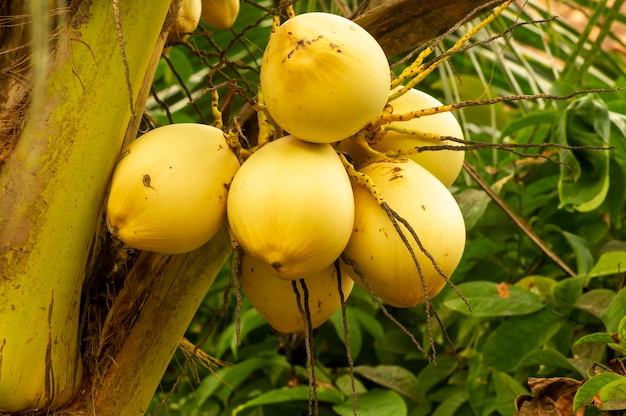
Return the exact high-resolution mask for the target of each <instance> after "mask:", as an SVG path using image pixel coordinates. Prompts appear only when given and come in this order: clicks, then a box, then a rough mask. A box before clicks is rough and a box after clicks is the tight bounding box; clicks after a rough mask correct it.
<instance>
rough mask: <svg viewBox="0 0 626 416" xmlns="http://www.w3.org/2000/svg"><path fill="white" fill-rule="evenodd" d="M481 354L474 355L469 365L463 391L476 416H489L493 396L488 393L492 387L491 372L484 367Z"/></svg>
mask: <svg viewBox="0 0 626 416" xmlns="http://www.w3.org/2000/svg"><path fill="white" fill-rule="evenodd" d="M483 361H484V359H483V356H482V354H480V353H476V354H474V356H473V357H472V359H471V361H470V363H469V366H468V367H469V369H468V374H467V381H466V382H465V389H466V390H467V395H468V397H469V403H470V406H471V408H472V410H473V412H474V413H475V414H476V415H477V416H484V415H489V414H491V410H492V403H491V402H493V395H492V394H491V391H490V386H492V384H493V383H492V382H491V381H492V377H491V371H490V370H489V369H488V368H487V367H486V366H485V365H484V363H483Z"/></svg>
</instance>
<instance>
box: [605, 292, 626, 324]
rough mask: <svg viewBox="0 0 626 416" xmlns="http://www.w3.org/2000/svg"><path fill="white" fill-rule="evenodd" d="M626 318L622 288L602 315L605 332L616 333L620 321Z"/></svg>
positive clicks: (625, 294)
mask: <svg viewBox="0 0 626 416" xmlns="http://www.w3.org/2000/svg"><path fill="white" fill-rule="evenodd" d="M624 316H626V288H622V290H620V291H619V292H618V293H617V296H615V297H614V298H613V301H611V303H610V304H609V306H608V307H607V308H606V310H605V311H604V313H603V314H602V322H604V325H605V326H606V330H607V332H616V331H617V328H618V326H619V323H620V321H621V320H622V319H623V318H624Z"/></svg>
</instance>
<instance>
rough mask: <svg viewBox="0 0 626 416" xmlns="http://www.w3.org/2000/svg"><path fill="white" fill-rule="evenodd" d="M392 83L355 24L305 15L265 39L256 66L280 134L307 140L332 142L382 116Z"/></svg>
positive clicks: (383, 61) (382, 59) (378, 53)
mask: <svg viewBox="0 0 626 416" xmlns="http://www.w3.org/2000/svg"><path fill="white" fill-rule="evenodd" d="M390 82H391V78H390V70H389V64H388V62H387V57H386V56H385V53H384V52H383V50H382V48H381V47H380V45H379V44H378V42H376V40H375V39H374V38H373V37H372V36H371V35H370V34H369V33H368V32H367V31H366V30H365V29H363V28H362V27H360V26H359V25H357V24H356V23H354V22H352V21H351V20H348V19H346V18H343V17H341V16H337V15H334V14H329V13H304V14H300V15H297V16H295V17H292V18H291V19H289V20H287V21H286V22H285V23H283V24H282V25H281V26H280V27H279V28H278V30H277V31H276V32H275V33H273V34H272V35H271V37H270V40H269V43H268V45H267V47H266V49H265V53H264V55H263V62H262V64H261V91H262V92H263V99H264V101H265V105H266V106H267V109H268V111H269V113H270V115H271V116H272V118H273V119H274V120H275V121H276V123H278V124H279V125H280V126H281V127H282V128H283V129H284V130H286V131H288V132H289V133H291V134H293V135H294V136H296V137H298V138H300V139H302V140H307V141H312V142H319V143H331V142H336V141H339V140H342V139H345V138H346V137H348V136H350V135H352V134H354V133H356V132H357V131H359V130H360V129H361V128H363V127H364V126H365V125H366V124H367V123H368V122H369V121H370V120H371V119H373V118H374V117H376V116H377V115H379V114H380V113H381V111H382V110H383V108H384V107H385V104H386V102H387V98H388V96H389V85H390Z"/></svg>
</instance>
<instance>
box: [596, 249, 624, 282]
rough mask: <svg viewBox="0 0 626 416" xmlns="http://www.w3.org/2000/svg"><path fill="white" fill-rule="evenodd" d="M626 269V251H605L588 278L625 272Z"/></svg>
mask: <svg viewBox="0 0 626 416" xmlns="http://www.w3.org/2000/svg"><path fill="white" fill-rule="evenodd" d="M624 271H626V251H609V252H606V253H603V254H602V255H601V256H600V258H599V259H598V261H597V262H596V264H595V265H594V266H593V268H592V269H591V270H590V271H589V273H587V278H592V277H599V276H607V275H612V274H618V273H624Z"/></svg>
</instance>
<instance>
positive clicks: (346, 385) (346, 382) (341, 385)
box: [335, 374, 367, 397]
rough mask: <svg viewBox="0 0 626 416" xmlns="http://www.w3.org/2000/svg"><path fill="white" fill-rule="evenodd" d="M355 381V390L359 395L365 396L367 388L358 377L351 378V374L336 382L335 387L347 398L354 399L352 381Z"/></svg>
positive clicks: (338, 378)
mask: <svg viewBox="0 0 626 416" xmlns="http://www.w3.org/2000/svg"><path fill="white" fill-rule="evenodd" d="M353 380H354V389H355V390H356V393H357V394H363V393H366V392H367V388H365V386H364V385H363V383H362V382H361V380H359V379H358V378H357V377H354V378H351V377H350V374H344V375H341V376H339V377H337V379H336V380H335V386H336V387H337V388H338V389H339V391H340V392H342V393H343V394H344V396H346V397H352V381H353Z"/></svg>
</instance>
